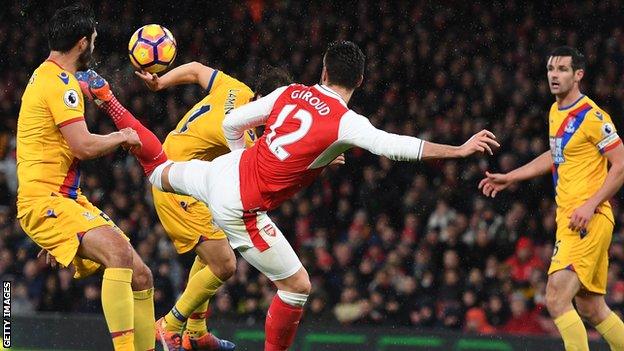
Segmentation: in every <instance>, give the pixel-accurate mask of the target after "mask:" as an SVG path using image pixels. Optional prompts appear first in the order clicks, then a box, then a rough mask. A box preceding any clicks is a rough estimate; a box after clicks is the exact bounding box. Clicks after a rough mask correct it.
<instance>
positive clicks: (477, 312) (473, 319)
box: [464, 307, 496, 334]
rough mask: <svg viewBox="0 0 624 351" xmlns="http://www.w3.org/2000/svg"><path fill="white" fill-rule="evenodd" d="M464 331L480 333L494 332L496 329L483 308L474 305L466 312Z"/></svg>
mask: <svg viewBox="0 0 624 351" xmlns="http://www.w3.org/2000/svg"><path fill="white" fill-rule="evenodd" d="M465 319H466V325H465V326H464V331H465V332H469V333H478V334H493V333H494V332H496V329H495V328H494V327H493V326H491V325H490V324H489V323H488V321H487V318H486V316H485V311H484V310H483V309H482V308H478V307H473V308H471V309H469V310H468V311H467V312H466V318H465Z"/></svg>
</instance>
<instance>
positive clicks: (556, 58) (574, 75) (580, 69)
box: [546, 46, 585, 95]
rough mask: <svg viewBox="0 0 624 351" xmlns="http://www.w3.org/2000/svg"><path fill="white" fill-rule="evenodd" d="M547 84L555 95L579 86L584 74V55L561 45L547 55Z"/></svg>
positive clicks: (566, 92) (563, 93)
mask: <svg viewBox="0 0 624 351" xmlns="http://www.w3.org/2000/svg"><path fill="white" fill-rule="evenodd" d="M546 69H547V70H548V85H549V86H550V92H551V93H553V94H555V95H566V94H568V93H569V92H570V91H572V90H573V89H578V88H579V83H580V82H581V79H583V75H584V74H585V56H583V54H581V53H580V52H579V51H578V50H576V49H574V48H571V47H569V46H561V47H558V48H556V49H555V50H553V51H552V52H551V53H550V55H549V56H548V62H547V64H546Z"/></svg>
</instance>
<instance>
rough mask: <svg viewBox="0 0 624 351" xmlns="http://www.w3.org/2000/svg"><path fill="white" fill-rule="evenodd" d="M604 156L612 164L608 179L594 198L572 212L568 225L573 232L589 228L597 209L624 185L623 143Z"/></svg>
mask: <svg viewBox="0 0 624 351" xmlns="http://www.w3.org/2000/svg"><path fill="white" fill-rule="evenodd" d="M604 156H605V157H606V158H607V160H609V163H610V164H611V167H610V168H609V172H608V173H607V178H606V179H605V181H604V183H603V184H602V186H601V187H600V189H598V191H597V192H596V193H595V194H594V195H593V196H592V197H590V198H589V199H587V201H585V203H584V204H583V205H581V207H579V208H577V209H576V210H574V212H572V215H571V216H570V223H569V225H568V227H569V228H570V229H572V230H581V229H585V228H587V225H588V224H589V221H590V220H591V217H592V216H593V215H594V212H595V211H596V207H598V205H600V204H601V203H603V202H605V201H607V200H609V199H610V198H612V197H613V195H615V193H617V192H618V190H619V189H620V188H621V187H622V184H624V146H622V142H619V143H618V144H617V145H615V147H613V148H612V149H611V150H609V151H607V152H606V153H605V154H604Z"/></svg>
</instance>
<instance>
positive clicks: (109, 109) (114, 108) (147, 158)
mask: <svg viewBox="0 0 624 351" xmlns="http://www.w3.org/2000/svg"><path fill="white" fill-rule="evenodd" d="M100 108H101V109H102V110H104V111H105V112H106V113H107V114H108V116H109V117H110V118H111V119H112V120H113V123H115V126H116V127H117V129H123V128H132V129H134V130H135V131H136V132H137V134H138V135H139V139H140V140H141V143H142V144H143V145H142V146H141V148H140V149H138V150H134V151H132V153H133V154H134V156H136V158H137V159H138V160H139V163H140V164H141V166H142V167H143V171H144V172H145V174H146V175H150V174H151V173H152V171H154V168H156V167H157V166H158V165H160V164H162V163H164V162H165V161H167V155H165V152H164V151H163V148H162V144H161V143H160V140H158V138H157V137H156V135H154V133H152V131H150V130H149V129H147V128H145V126H144V125H143V124H141V122H139V120H138V119H136V118H135V117H134V116H133V115H132V113H130V111H128V110H127V109H126V108H125V107H123V105H122V104H121V103H120V102H119V100H117V98H116V97H114V96H113V98H112V99H111V100H110V101H108V102H105V103H103V104H101V105H100Z"/></svg>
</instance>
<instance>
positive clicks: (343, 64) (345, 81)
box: [323, 41, 364, 89]
mask: <svg viewBox="0 0 624 351" xmlns="http://www.w3.org/2000/svg"><path fill="white" fill-rule="evenodd" d="M323 64H324V65H325V68H326V69H327V75H328V77H327V78H328V80H329V82H330V83H331V84H336V85H340V86H342V87H345V88H348V89H355V88H356V87H357V85H358V83H359V82H360V79H361V77H362V76H363V75H364V53H362V50H360V48H359V47H358V46H357V45H356V44H355V43H353V42H351V41H335V42H333V43H331V44H329V46H328V47H327V51H326V52H325V57H324V58H323Z"/></svg>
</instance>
